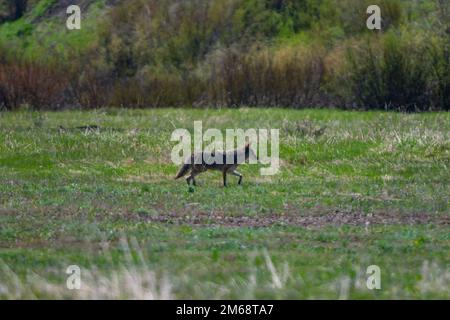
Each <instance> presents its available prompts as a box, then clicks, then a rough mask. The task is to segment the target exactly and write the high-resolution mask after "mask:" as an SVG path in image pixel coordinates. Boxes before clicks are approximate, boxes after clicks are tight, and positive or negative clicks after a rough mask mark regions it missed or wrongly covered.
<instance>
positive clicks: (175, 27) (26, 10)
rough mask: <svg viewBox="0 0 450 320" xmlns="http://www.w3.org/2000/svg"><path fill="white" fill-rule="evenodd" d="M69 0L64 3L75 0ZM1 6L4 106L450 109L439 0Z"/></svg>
mask: <svg viewBox="0 0 450 320" xmlns="http://www.w3.org/2000/svg"><path fill="white" fill-rule="evenodd" d="M72 2H73V1H72ZM75 2H76V3H78V4H79V5H80V6H81V8H82V17H83V20H82V30H80V31H68V30H66V29H65V20H66V14H65V9H66V8H67V5H69V3H68V1H52V0H40V1H37V0H34V1H31V0H29V1H10V0H1V1H0V48H1V49H0V50H1V51H0V52H1V55H0V105H1V106H2V107H3V108H6V109H16V108H19V107H21V106H29V107H31V108H33V109H39V108H54V109H57V108H62V107H82V108H93V107H100V106H124V107H161V106H228V107H238V106H265V107H270V106H282V107H295V108H302V107H328V106H336V107H341V108H358V109H388V110H407V111H418V110H430V109H440V110H449V105H450V103H449V102H450V18H449V17H450V14H449V12H450V11H449V7H450V5H449V3H448V1H445V0H426V1H402V0H389V1H388V0H380V1H378V4H379V5H380V7H381V9H382V17H383V30H382V31H381V32H379V31H370V30H368V29H367V28H366V19H367V17H368V16H367V14H366V9H367V7H368V5H369V4H371V2H370V1H365V0H363V1H361V0H339V1H338V0H318V1H313V0H208V1H201V0H183V1H181V0H164V1H157V0H130V1H126V2H121V1H107V0H82V1H75Z"/></svg>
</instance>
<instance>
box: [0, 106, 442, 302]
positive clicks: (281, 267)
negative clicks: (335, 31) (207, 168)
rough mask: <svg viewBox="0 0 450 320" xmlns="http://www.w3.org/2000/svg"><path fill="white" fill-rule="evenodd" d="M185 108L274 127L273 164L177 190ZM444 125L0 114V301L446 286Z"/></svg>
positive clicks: (407, 119) (253, 115)
mask: <svg viewBox="0 0 450 320" xmlns="http://www.w3.org/2000/svg"><path fill="white" fill-rule="evenodd" d="M194 120H203V127H204V128H208V127H214V128H220V129H225V128H279V129H280V138H281V141H280V157H281V163H282V165H281V171H280V173H279V174H278V175H276V176H273V177H262V176H260V175H259V166H248V165H247V166H243V167H242V168H241V170H240V171H241V172H242V173H243V174H244V185H243V186H238V185H237V180H235V179H233V178H230V186H229V187H228V188H223V187H222V186H221V175H220V174H219V173H206V174H203V175H201V176H199V178H198V182H199V186H197V188H196V189H195V192H188V187H187V185H186V183H185V182H184V181H174V180H173V177H174V175H175V174H176V172H177V169H178V168H177V166H175V165H173V164H172V163H171V161H170V152H171V149H172V147H173V146H174V144H175V143H173V142H170V135H171V133H172V131H173V130H174V129H175V128H187V129H192V128H193V122H194ZM86 125H97V126H99V129H98V130H91V131H86V130H81V129H77V127H78V126H86ZM60 126H62V127H63V128H64V129H59V127H60ZM323 128H325V130H321V129H323ZM449 132H450V115H449V114H448V113H426V114H398V113H383V112H364V113H362V112H344V111H332V110H301V111H293V110H282V109H240V110H189V109H161V110H121V109H110V110H99V111H91V112H82V111H65V112H57V113H53V112H45V113H44V112H42V113H35V112H14V113H0V299H8V298H62V297H64V298H88V297H90V298H186V299H192V298H204V299H211V298H248V299H252V298H274V299H282V298H285V299H312V298H331V299H338V298H341V299H372V298H375V299H384V298H389V299H391V298H392V299H397V298H407V299H411V298H427V299H431V298H450V291H449V290H448V288H449V287H450V254H449V253H450V232H449V231H450V228H449V225H450V206H449V194H450V192H449V191H450V189H449V182H450V170H449V166H450V139H449V138H450V136H449ZM69 265H78V266H79V267H80V268H81V272H82V274H81V276H82V289H81V290H79V291H77V290H74V291H72V290H68V289H67V288H66V279H67V277H68V275H67V274H66V272H65V271H66V268H67V267H68V266H69ZM370 265H378V266H379V267H380V268H381V281H382V282H381V285H382V288H381V290H368V289H367V287H366V279H367V277H368V276H367V275H366V269H367V267H368V266H370Z"/></svg>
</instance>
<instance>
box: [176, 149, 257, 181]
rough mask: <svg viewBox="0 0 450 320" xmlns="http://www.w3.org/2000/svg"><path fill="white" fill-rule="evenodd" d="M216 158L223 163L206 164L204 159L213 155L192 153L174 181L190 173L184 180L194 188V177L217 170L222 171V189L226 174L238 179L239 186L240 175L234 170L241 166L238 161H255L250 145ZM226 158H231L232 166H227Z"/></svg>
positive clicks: (221, 154)
mask: <svg viewBox="0 0 450 320" xmlns="http://www.w3.org/2000/svg"><path fill="white" fill-rule="evenodd" d="M218 156H219V157H220V156H221V157H222V160H223V161H222V163H221V164H219V163H214V162H213V163H211V164H208V163H207V162H206V161H205V158H208V157H214V158H215V157H216V155H215V153H212V154H211V153H208V152H199V153H194V154H192V155H190V156H188V157H187V158H186V159H185V161H184V164H183V166H182V167H181V169H180V171H179V172H178V174H177V176H176V177H175V179H180V178H181V177H184V176H185V175H186V174H187V173H188V172H189V171H190V175H189V176H188V177H187V179H186V181H187V184H188V185H189V187H190V186H191V182H192V184H193V185H194V186H196V185H197V184H196V182H195V177H196V176H197V175H199V174H200V173H203V172H205V171H208V170H218V171H222V174H223V186H224V187H226V186H227V174H231V175H233V176H236V177H239V181H238V184H239V185H241V184H242V174H240V173H239V172H237V171H236V168H237V167H238V166H239V165H240V164H242V162H239V161H240V160H241V159H242V160H243V159H245V160H244V162H245V161H247V160H248V159H249V158H250V156H252V157H254V158H256V159H257V156H256V154H255V152H254V151H253V149H252V148H251V147H250V143H247V144H246V145H245V147H244V148H242V149H236V150H233V151H229V152H221V153H220V154H219V155H218ZM227 157H228V158H230V159H231V157H232V158H233V162H232V164H227ZM196 159H197V161H195V160H196ZM195 162H197V163H199V164H195ZM200 162H201V163H200ZM208 162H211V161H208Z"/></svg>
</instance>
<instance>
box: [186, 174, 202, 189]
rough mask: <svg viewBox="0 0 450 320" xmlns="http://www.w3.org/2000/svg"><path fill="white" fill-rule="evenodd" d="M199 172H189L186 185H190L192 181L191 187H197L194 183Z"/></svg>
mask: <svg viewBox="0 0 450 320" xmlns="http://www.w3.org/2000/svg"><path fill="white" fill-rule="evenodd" d="M199 173H200V172H197V171H191V174H190V175H189V177H187V179H186V181H187V183H188V185H189V186H190V185H191V181H192V185H193V186H194V187H196V186H197V182H196V181H195V177H196V176H197V175H198V174H199Z"/></svg>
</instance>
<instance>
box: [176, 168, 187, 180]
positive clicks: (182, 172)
mask: <svg viewBox="0 0 450 320" xmlns="http://www.w3.org/2000/svg"><path fill="white" fill-rule="evenodd" d="M189 167H190V166H189V164H183V166H182V167H181V169H180V171H178V173H177V176H176V177H175V180H176V179H180V178H181V177H184V176H185V175H186V173H188V171H189Z"/></svg>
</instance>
